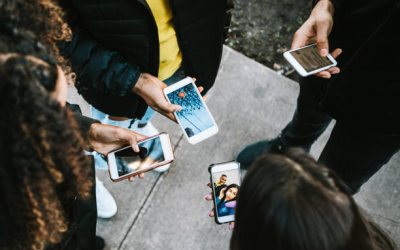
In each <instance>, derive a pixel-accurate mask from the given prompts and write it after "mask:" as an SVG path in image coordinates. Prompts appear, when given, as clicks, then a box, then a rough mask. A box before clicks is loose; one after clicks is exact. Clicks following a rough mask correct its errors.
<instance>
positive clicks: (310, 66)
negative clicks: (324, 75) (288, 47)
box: [290, 45, 333, 73]
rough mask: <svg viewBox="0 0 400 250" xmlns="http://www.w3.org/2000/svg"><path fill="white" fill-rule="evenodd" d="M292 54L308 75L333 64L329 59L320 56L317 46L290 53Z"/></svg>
mask: <svg viewBox="0 0 400 250" xmlns="http://www.w3.org/2000/svg"><path fill="white" fill-rule="evenodd" d="M290 54H291V55H292V56H293V57H294V58H295V59H296V61H297V62H298V63H299V64H300V65H301V66H302V67H303V68H304V69H305V70H306V71H307V73H308V72H311V71H314V70H317V69H320V68H324V67H326V66H329V65H332V64H333V62H332V61H331V60H329V58H328V57H322V56H321V55H320V54H319V52H318V49H317V45H313V46H310V47H306V48H304V49H299V50H295V51H292V52H290Z"/></svg>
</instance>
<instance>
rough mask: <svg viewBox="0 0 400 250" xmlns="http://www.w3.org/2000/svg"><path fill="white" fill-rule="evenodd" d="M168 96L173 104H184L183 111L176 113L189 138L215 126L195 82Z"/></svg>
mask: <svg viewBox="0 0 400 250" xmlns="http://www.w3.org/2000/svg"><path fill="white" fill-rule="evenodd" d="M167 96H168V99H169V100H170V102H171V103H172V104H177V105H180V106H182V111H178V112H176V114H177V117H178V119H179V121H180V123H181V124H182V127H183V129H184V130H185V133H186V135H187V136H188V137H189V138H190V137H192V136H194V135H197V134H199V133H201V132H203V131H205V130H207V129H209V128H211V127H213V126H214V122H213V120H212V118H211V116H210V115H209V113H208V111H207V109H206V107H205V106H204V103H203V102H202V100H201V96H200V95H198V93H197V91H196V89H195V86H194V85H193V84H188V85H186V86H183V87H182V88H179V89H177V90H175V91H173V92H171V93H169V94H167Z"/></svg>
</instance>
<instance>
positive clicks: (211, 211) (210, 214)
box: [207, 209, 214, 217]
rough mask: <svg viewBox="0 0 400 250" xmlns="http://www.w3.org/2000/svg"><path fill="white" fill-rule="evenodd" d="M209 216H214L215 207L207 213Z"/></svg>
mask: <svg viewBox="0 0 400 250" xmlns="http://www.w3.org/2000/svg"><path fill="white" fill-rule="evenodd" d="M207 217H214V209H211V210H210V212H208V213H207Z"/></svg>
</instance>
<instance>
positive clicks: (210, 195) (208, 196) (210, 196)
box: [204, 193, 213, 201]
mask: <svg viewBox="0 0 400 250" xmlns="http://www.w3.org/2000/svg"><path fill="white" fill-rule="evenodd" d="M212 199H213V197H212V193H209V194H207V195H206V196H204V200H206V201H212Z"/></svg>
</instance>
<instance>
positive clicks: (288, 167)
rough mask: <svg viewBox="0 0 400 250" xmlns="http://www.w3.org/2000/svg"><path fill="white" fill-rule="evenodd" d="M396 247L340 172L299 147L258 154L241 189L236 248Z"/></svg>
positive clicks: (365, 249) (340, 249)
mask: <svg viewBox="0 0 400 250" xmlns="http://www.w3.org/2000/svg"><path fill="white" fill-rule="evenodd" d="M244 249H271V250H354V249H362V250H394V249H397V248H396V246H395V244H394V243H393V241H392V240H390V238H389V237H388V236H386V234H385V233H384V232H383V231H382V230H381V229H380V228H379V227H378V226H377V225H376V224H374V223H373V222H371V221H370V220H368V219H367V218H366V216H365V215H364V213H363V212H362V211H361V210H360V208H359V207H358V206H357V204H356V203H355V201H354V199H353V198H352V196H351V194H350V192H349V190H348V188H347V187H346V186H345V184H344V183H343V182H342V181H340V180H339V179H338V177H337V176H336V175H335V174H334V173H333V172H331V171H330V170H329V169H327V168H325V167H324V166H323V165H321V164H320V163H318V162H316V161H315V160H314V159H313V158H312V157H311V156H310V155H308V154H306V153H304V152H303V151H301V150H299V149H292V150H289V151H287V152H286V153H285V154H283V155H277V154H266V155H263V156H261V157H260V158H258V159H257V160H256V161H255V162H254V164H253V165H252V166H251V168H250V169H249V171H248V173H247V174H246V176H245V178H244V180H243V183H242V185H241V189H240V192H239V194H238V200H237V207H236V214H235V228H234V231H233V235H232V239H231V250H244Z"/></svg>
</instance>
